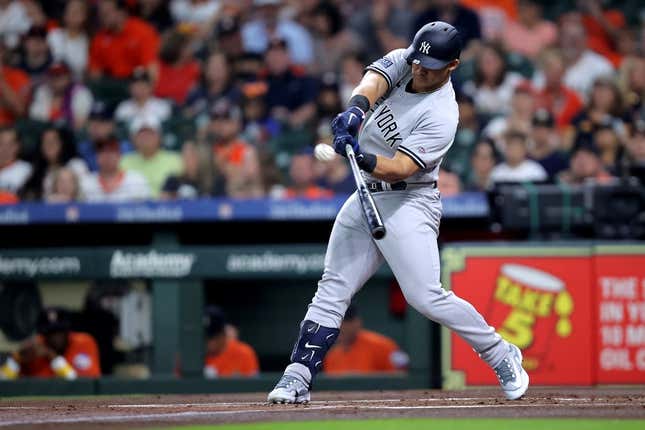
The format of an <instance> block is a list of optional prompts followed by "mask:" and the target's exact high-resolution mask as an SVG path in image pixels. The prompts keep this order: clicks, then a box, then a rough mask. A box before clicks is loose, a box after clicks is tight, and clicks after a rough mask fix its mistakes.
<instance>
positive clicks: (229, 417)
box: [0, 387, 645, 430]
mask: <svg viewBox="0 0 645 430" xmlns="http://www.w3.org/2000/svg"><path fill="white" fill-rule="evenodd" d="M265 395H266V394H264V393H258V394H227V395H223V394H213V395H183V396H178V395H168V396H161V395H151V396H134V397H97V398H92V399H65V398H62V399H60V400H20V399H4V400H0V430H5V429H14V428H15V429H21V430H27V429H39V430H43V429H53V428H66V429H73V430H81V429H90V428H91V429H97V428H98V429H102V430H110V429H125V428H142V427H151V426H154V427H160V426H169V425H181V424H217V423H232V422H254V421H297V420H318V419H362V418H412V417H425V418H428V417H444V418H448V417H459V418H466V417H487V418H499V417H509V418H514V417H525V418H549V417H560V418H561V417H572V418H578V417H580V418H600V417H602V418H640V419H645V388H644V387H634V388H629V389H626V388H625V389H623V388H620V389H619V388H615V389H576V388H569V387H567V388H532V389H530V391H529V393H528V395H527V396H526V397H525V398H524V399H522V400H519V401H514V402H509V401H505V400H503V399H502V398H501V397H500V391H499V390H498V389H493V388H491V389H477V390H465V391H452V392H451V391H434V390H428V391H381V392H378V391H369V392H319V393H315V396H314V401H313V402H312V403H310V404H309V405H299V406H292V405H273V406H269V405H267V404H266V403H265V402H264V399H265Z"/></svg>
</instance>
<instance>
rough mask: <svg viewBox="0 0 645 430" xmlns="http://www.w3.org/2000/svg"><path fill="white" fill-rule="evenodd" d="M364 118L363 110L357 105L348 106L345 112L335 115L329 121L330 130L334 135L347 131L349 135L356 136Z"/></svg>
mask: <svg viewBox="0 0 645 430" xmlns="http://www.w3.org/2000/svg"><path fill="white" fill-rule="evenodd" d="M364 118H365V112H363V111H362V110H361V109H360V108H358V107H357V106H350V107H349V109H347V110H346V111H345V112H342V113H339V114H338V115H336V118H334V120H333V121H332V122H331V131H332V132H333V133H334V136H337V135H339V134H342V133H348V134H349V135H350V136H352V137H356V135H357V134H358V129H359V128H360V127H361V124H362V123H363V119H364Z"/></svg>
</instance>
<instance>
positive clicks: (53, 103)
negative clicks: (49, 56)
mask: <svg viewBox="0 0 645 430" xmlns="http://www.w3.org/2000/svg"><path fill="white" fill-rule="evenodd" d="M93 101H94V99H93V97H92V93H91V92H90V90H89V89H88V88H87V87H86V86H85V85H83V84H80V83H77V82H75V81H74V79H73V78H72V73H71V70H70V68H69V66H68V65H67V64H65V63H53V64H52V65H51V66H49V69H48V71H47V77H46V79H45V80H44V82H43V83H42V84H40V85H38V86H37V87H36V88H35V89H34V92H33V95H32V97H31V104H30V105H29V117H30V118H32V119H36V120H39V121H44V122H61V121H62V122H64V123H65V124H66V125H67V126H68V127H70V128H73V129H74V130H81V129H83V128H84V127H85V125H86V123H87V119H88V117H89V115H90V111H91V109H92V103H93Z"/></svg>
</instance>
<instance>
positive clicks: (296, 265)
mask: <svg viewBox="0 0 645 430" xmlns="http://www.w3.org/2000/svg"><path fill="white" fill-rule="evenodd" d="M324 264H325V254H324V253H320V254H305V255H302V254H294V253H288V254H278V253H273V252H270V251H267V252H264V253H253V254H231V255H229V256H228V259H227V260H226V270H227V271H228V272H234V273H239V272H251V273H258V272H259V273H264V272H295V273H298V274H303V273H307V272H320V271H322V269H323V267H324Z"/></svg>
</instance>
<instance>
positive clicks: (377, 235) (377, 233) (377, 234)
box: [372, 226, 385, 240]
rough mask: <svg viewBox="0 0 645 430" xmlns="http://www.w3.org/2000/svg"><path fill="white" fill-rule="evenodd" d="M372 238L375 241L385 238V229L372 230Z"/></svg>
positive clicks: (376, 228)
mask: <svg viewBox="0 0 645 430" xmlns="http://www.w3.org/2000/svg"><path fill="white" fill-rule="evenodd" d="M372 237H373V238H374V239H376V240H379V239H383V238H384V237H385V227H383V226H378V227H374V228H373V229H372Z"/></svg>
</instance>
